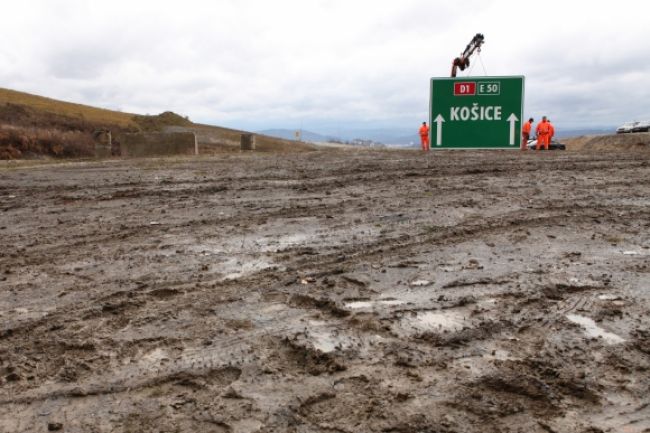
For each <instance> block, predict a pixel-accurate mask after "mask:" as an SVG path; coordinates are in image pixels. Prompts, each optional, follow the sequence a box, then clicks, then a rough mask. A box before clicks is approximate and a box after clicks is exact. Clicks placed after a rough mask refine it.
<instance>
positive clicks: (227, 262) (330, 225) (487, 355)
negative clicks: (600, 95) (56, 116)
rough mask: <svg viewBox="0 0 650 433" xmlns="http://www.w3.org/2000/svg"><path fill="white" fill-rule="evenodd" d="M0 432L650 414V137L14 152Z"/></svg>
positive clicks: (363, 426) (647, 423) (626, 426)
mask: <svg viewBox="0 0 650 433" xmlns="http://www.w3.org/2000/svg"><path fill="white" fill-rule="evenodd" d="M0 287H1V288H2V289H1V290H0V372H1V377H0V431H3V432H19V431H20V432H23V431H24V432H45V431H48V430H49V431H65V432H236V433H244V432H301V433H302V432H322V433H326V432H327V433H329V432H527V433H535V432H540V433H542V432H546V433H548V432H579V433H595V432H601V431H606V432H609V431H611V432H647V431H650V315H649V312H650V153H622V154H614V153H610V154H596V153H593V154H579V153H567V152H557V153H548V154H536V153H533V152H528V153H526V154H520V153H519V152H485V153H479V152H446V153H435V154H433V155H432V156H431V160H430V161H429V162H428V163H427V161H426V160H425V159H423V158H422V155H421V154H420V153H418V152H409V151H403V152H398V151H376V152H370V151H361V152H345V151H341V152H312V153H309V154H302V155H237V156H222V157H211V158H205V157H204V158H196V159H182V160H178V159H176V160H170V159H167V160H165V159H155V160H140V161H108V162H96V163H92V162H82V163H65V164H46V165H36V166H33V167H27V166H21V165H11V164H8V165H4V166H3V167H2V168H0Z"/></svg>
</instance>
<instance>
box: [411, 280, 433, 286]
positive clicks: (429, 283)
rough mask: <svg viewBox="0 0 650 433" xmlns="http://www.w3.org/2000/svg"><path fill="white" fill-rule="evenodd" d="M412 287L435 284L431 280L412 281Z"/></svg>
mask: <svg viewBox="0 0 650 433" xmlns="http://www.w3.org/2000/svg"><path fill="white" fill-rule="evenodd" d="M409 284H410V286H411V287H427V286H430V285H432V284H433V281H429V280H415V281H411V282H410V283H409Z"/></svg>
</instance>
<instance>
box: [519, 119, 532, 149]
mask: <svg viewBox="0 0 650 433" xmlns="http://www.w3.org/2000/svg"><path fill="white" fill-rule="evenodd" d="M531 129H533V124H532V122H526V123H524V126H522V127H521V150H527V149H528V140H529V139H530V130H531Z"/></svg>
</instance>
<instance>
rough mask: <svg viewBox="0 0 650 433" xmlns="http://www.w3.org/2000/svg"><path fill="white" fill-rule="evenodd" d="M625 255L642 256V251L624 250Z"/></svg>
mask: <svg viewBox="0 0 650 433" xmlns="http://www.w3.org/2000/svg"><path fill="white" fill-rule="evenodd" d="M623 255H624V256H640V255H641V253H640V252H638V251H623Z"/></svg>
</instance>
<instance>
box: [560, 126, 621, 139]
mask: <svg viewBox="0 0 650 433" xmlns="http://www.w3.org/2000/svg"><path fill="white" fill-rule="evenodd" d="M615 132H616V127H615V126H610V127H594V128H579V129H566V130H563V129H558V131H557V134H556V135H557V137H558V138H567V137H579V136H581V135H603V134H614V133H615Z"/></svg>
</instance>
